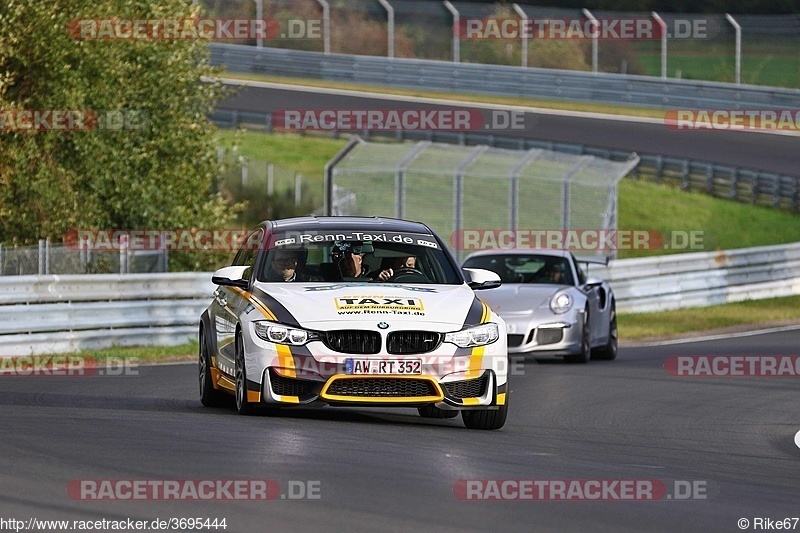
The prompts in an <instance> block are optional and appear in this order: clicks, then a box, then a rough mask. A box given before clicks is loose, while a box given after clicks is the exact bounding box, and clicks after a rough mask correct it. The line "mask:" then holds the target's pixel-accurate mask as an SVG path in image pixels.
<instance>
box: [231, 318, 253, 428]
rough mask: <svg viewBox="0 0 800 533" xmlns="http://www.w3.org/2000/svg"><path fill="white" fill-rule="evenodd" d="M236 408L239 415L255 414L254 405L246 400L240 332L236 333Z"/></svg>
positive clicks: (245, 376)
mask: <svg viewBox="0 0 800 533" xmlns="http://www.w3.org/2000/svg"><path fill="white" fill-rule="evenodd" d="M234 366H235V372H234V373H235V374H236V410H237V411H239V414H240V415H254V414H256V406H255V405H253V404H252V403H250V402H249V401H248V400H247V369H246V368H245V365H244V345H243V343H242V336H241V334H237V335H236V362H235V365H234Z"/></svg>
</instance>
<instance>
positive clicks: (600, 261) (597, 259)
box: [575, 257, 611, 266]
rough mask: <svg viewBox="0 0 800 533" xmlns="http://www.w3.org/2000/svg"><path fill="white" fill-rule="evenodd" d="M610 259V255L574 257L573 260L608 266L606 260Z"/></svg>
mask: <svg viewBox="0 0 800 533" xmlns="http://www.w3.org/2000/svg"><path fill="white" fill-rule="evenodd" d="M610 260H611V257H576V258H575V261H577V262H578V263H587V264H589V263H590V264H593V265H603V266H608V262H609V261H610Z"/></svg>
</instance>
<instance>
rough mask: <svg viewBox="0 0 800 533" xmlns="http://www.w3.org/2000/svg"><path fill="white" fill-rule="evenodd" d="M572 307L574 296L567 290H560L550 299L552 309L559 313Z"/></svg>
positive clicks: (561, 313)
mask: <svg viewBox="0 0 800 533" xmlns="http://www.w3.org/2000/svg"><path fill="white" fill-rule="evenodd" d="M570 309H572V296H570V295H569V293H566V292H558V293H556V294H555V295H554V296H553V297H552V298H551V299H550V310H551V311H553V312H554V313H555V314H557V315H563V314H564V313H566V312H567V311H569V310H570Z"/></svg>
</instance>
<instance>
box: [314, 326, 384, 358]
mask: <svg viewBox="0 0 800 533" xmlns="http://www.w3.org/2000/svg"><path fill="white" fill-rule="evenodd" d="M322 342H324V343H325V346H327V347H328V348H330V349H331V350H333V351H334V352H340V353H349V354H361V355H364V354H376V353H378V352H380V351H381V335H380V333H378V332H376V331H367V330H358V329H345V330H340V331H328V332H325V333H324V334H323V335H322Z"/></svg>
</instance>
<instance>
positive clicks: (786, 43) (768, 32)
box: [199, 0, 800, 88]
mask: <svg viewBox="0 0 800 533" xmlns="http://www.w3.org/2000/svg"><path fill="white" fill-rule="evenodd" d="M199 3H200V5H201V6H203V8H204V9H205V11H206V13H207V14H208V15H209V16H213V17H221V18H255V17H257V16H259V13H260V15H261V17H263V18H267V19H270V20H273V21H275V22H276V24H277V25H279V26H280V28H281V30H280V32H279V33H277V34H276V35H274V36H269V37H268V38H267V39H261V40H260V41H259V40H256V39H250V40H239V41H230V40H227V41H226V42H235V43H240V44H249V45H254V46H268V47H275V48H289V49H295V50H311V51H317V52H330V53H339V54H355V55H375V56H392V57H406V58H419V59H435V60H443V61H462V62H471V63H486V64H506V65H523V66H529V67H543V68H559V69H566V70H590V69H593V68H595V62H596V63H597V65H596V68H597V69H598V71H599V72H610V73H627V74H643V75H651V76H661V75H662V73H663V74H665V76H666V77H669V78H684V79H697V80H710V81H728V82H734V81H737V80H740V81H741V82H742V83H749V84H758V85H771V86H781V87H793V88H794V87H798V86H800V54H797V50H798V46H800V15H734V16H733V17H727V16H726V15H725V14H724V13H717V14H704V13H703V14H692V13H666V12H659V13H655V14H654V13H653V12H649V11H631V12H621V11H587V10H582V9H576V8H572V9H568V8H558V7H544V6H536V5H522V4H520V5H516V4H513V3H511V2H508V3H506V2H463V1H461V2H459V1H451V2H449V6H448V5H446V4H445V2H438V1H427V0H327V1H324V2H320V1H318V0H255V1H253V0H226V1H225V2H222V1H220V0H200V2H199ZM323 4H326V5H327V6H328V7H329V9H323V7H322V5H323ZM592 18H593V19H595V20H597V21H600V22H599V24H600V26H597V27H605V25H606V23H610V24H611V31H610V32H607V33H606V32H602V33H601V36H600V38H599V39H598V40H596V41H594V42H592V38H591V36H590V34H589V33H588V32H586V30H585V29H586V28H587V26H586V23H587V22H588V21H590V20H592ZM488 19H495V20H496V21H498V22H501V21H503V20H516V21H520V22H519V23H520V26H519V27H518V28H515V29H519V28H525V27H526V26H525V24H526V23H523V22H522V21H523V20H527V21H535V22H536V25H535V26H533V27H535V28H547V30H545V31H543V32H540V31H538V30H536V31H522V30H521V29H520V31H519V32H518V33H514V32H513V31H512V32H508V33H504V32H503V31H502V30H501V31H500V34H499V35H498V34H497V33H496V31H495V27H494V26H492V25H491V24H489V23H487V21H488ZM615 21H616V22H615ZM629 22H632V23H634V24H638V23H639V22H644V23H647V24H648V25H649V26H650V28H651V29H652V30H653V31H647V32H644V33H642V34H639V33H635V34H633V36H629V35H626V34H624V32H623V33H621V34H620V35H619V36H616V35H617V34H616V32H617V30H618V29H619V28H621V27H622V25H623V24H626V23H629ZM539 23H543V24H545V23H546V24H552V25H553V26H552V27H560V26H561V25H566V26H567V27H569V25H570V24H577V25H578V26H579V27H580V28H581V31H583V32H585V33H583V34H582V36H581V37H575V36H574V35H573V34H569V35H566V34H565V36H564V37H557V38H549V37H547V36H546V35H549V28H550V27H551V26H539V25H538V24H539ZM662 23H663V24H664V28H665V29H666V32H667V33H666V36H667V39H666V42H662V39H661V38H660V36H661V35H662V34H663V33H662V29H661V24H662ZM293 24H294V26H297V27H299V28H300V29H301V30H302V31H299V33H296V35H295V36H294V37H293V36H292V27H291V26H292V25H293ZM468 24H472V25H473V26H472V27H474V28H480V30H479V31H477V32H476V34H477V35H479V36H478V37H469V36H468V35H469V34H467V32H466V31H465V28H466V27H468ZM528 28H530V27H528ZM737 28H740V43H739V46H738V51H737V44H736V43H737ZM312 29H313V30H314V31H311V30H312ZM296 31H297V30H296ZM493 32H494V33H493ZM527 33H530V34H531V36H530V38H523V35H525V34H527ZM543 35H545V37H544V38H543ZM664 45H666V46H664ZM595 50H596V52H595ZM664 55H665V57H663V56H664ZM664 59H666V61H665V60H664ZM737 64H740V65H741V68H740V69H739V67H737ZM739 71H740V72H739Z"/></svg>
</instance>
